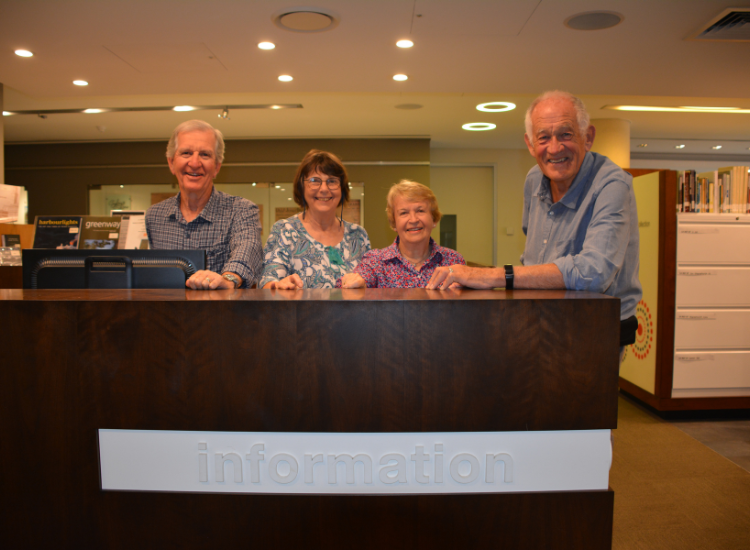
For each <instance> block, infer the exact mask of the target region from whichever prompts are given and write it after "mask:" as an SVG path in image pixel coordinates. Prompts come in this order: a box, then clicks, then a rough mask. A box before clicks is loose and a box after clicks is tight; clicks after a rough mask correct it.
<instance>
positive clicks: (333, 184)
mask: <svg viewBox="0 0 750 550" xmlns="http://www.w3.org/2000/svg"><path fill="white" fill-rule="evenodd" d="M305 181H306V182H307V183H308V184H309V185H310V189H320V186H321V185H323V181H325V182H326V185H327V186H328V189H330V190H331V191H335V190H336V189H338V188H339V187H341V180H340V179H339V178H328V179H327V180H322V179H320V178H310V179H306V180H305Z"/></svg>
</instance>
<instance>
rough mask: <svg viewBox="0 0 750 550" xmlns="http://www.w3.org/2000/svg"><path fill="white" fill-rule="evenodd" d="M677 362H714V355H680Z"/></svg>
mask: <svg viewBox="0 0 750 550" xmlns="http://www.w3.org/2000/svg"><path fill="white" fill-rule="evenodd" d="M675 359H676V360H677V361H682V362H683V363H696V362H698V361H713V360H714V355H713V354H712V353H696V354H691V355H678V356H677V357H675Z"/></svg>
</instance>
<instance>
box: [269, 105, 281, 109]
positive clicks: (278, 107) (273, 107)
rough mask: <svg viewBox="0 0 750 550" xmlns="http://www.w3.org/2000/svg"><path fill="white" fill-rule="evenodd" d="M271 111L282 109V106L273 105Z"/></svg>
mask: <svg viewBox="0 0 750 550" xmlns="http://www.w3.org/2000/svg"><path fill="white" fill-rule="evenodd" d="M271 109H281V105H271Z"/></svg>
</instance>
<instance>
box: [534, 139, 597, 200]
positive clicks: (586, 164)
mask: <svg viewBox="0 0 750 550" xmlns="http://www.w3.org/2000/svg"><path fill="white" fill-rule="evenodd" d="M593 167H594V155H593V154H592V153H591V152H590V151H589V152H587V153H586V156H584V157H583V163H581V169H580V170H578V174H576V177H575V179H574V180H573V183H571V184H570V187H569V188H568V191H567V192H566V193H565V195H563V198H561V199H560V200H559V201H558V204H561V205H563V206H565V207H567V208H570V209H571V210H574V209H575V208H576V206H577V205H578V199H579V198H580V197H581V193H583V189H584V188H585V187H586V185H585V182H586V181H587V180H588V177H589V172H590V171H591V169H592V168H593ZM537 196H538V197H539V199H540V200H543V201H545V202H549V203H551V202H552V191H550V181H549V178H548V177H547V176H545V175H542V184H541V185H540V186H539V191H538V192H537Z"/></svg>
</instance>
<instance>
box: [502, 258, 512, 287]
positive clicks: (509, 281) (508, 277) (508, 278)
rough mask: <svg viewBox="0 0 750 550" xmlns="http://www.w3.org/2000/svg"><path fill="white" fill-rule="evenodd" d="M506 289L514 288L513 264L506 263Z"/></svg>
mask: <svg viewBox="0 0 750 550" xmlns="http://www.w3.org/2000/svg"><path fill="white" fill-rule="evenodd" d="M503 267H504V268H505V290H513V266H512V265H510V264H505V265H504V266H503Z"/></svg>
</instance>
